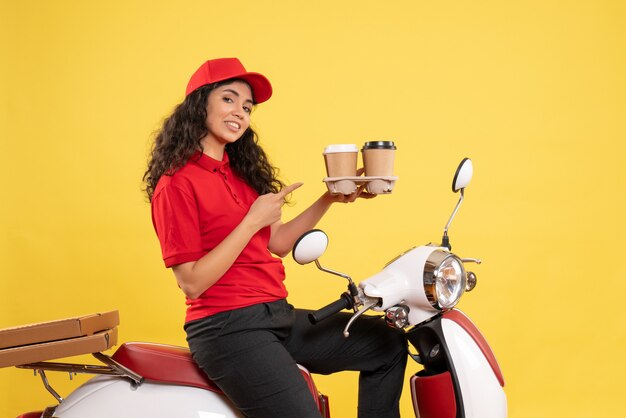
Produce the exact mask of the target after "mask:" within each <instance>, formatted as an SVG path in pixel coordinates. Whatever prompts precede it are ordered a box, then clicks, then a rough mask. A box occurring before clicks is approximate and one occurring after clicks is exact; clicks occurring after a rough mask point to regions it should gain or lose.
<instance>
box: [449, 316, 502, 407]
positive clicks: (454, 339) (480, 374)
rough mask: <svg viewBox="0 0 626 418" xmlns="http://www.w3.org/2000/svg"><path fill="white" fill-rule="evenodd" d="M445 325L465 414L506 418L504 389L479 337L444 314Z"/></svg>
mask: <svg viewBox="0 0 626 418" xmlns="http://www.w3.org/2000/svg"><path fill="white" fill-rule="evenodd" d="M441 326H442V329H443V333H444V335H445V339H446V345H447V347H448V350H449V352H450V356H451V361H452V363H453V364H454V369H455V372H456V376H457V378H458V382H459V386H460V391H461V394H462V397H463V406H464V412H465V415H464V416H465V417H466V418H506V416H507V400H506V395H505V393H504V389H503V387H502V386H501V384H500V381H499V379H498V376H496V373H494V369H493V367H492V365H491V364H490V363H489V361H488V360H487V358H486V357H485V354H484V353H483V351H481V349H480V347H479V346H478V344H477V343H476V341H475V340H474V339H473V338H472V336H470V334H469V333H468V332H467V331H466V330H465V329H463V327H462V326H461V325H459V324H458V323H457V322H455V321H453V320H450V319H445V318H444V319H442V321H441Z"/></svg>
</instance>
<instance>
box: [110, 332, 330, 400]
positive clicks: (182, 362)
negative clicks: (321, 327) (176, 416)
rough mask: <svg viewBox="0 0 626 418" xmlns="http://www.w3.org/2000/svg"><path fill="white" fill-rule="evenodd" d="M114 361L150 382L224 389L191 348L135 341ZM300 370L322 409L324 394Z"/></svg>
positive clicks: (126, 346)
mask: <svg viewBox="0 0 626 418" xmlns="http://www.w3.org/2000/svg"><path fill="white" fill-rule="evenodd" d="M111 358H112V359H113V360H115V361H116V362H118V363H119V364H121V365H122V366H124V367H126V368H128V369H130V370H132V371H133V372H135V373H137V374H138V375H140V376H142V377H143V378H144V379H146V380H152V381H156V382H162V383H170V384H175V385H183V386H193V387H197V388H201V389H206V390H210V391H212V392H217V393H222V391H221V390H220V388H218V387H217V385H215V383H213V382H212V381H211V380H210V379H209V378H208V377H207V376H206V374H204V372H203V371H202V370H201V369H200V368H199V367H198V366H197V364H196V363H195V362H194V360H193V358H192V357H191V353H190V352H189V349H188V348H184V347H177V346H173V345H165V344H154V343H142V342H131V343H124V344H122V345H121V346H120V348H118V349H117V351H116V352H115V354H113V356H111ZM298 367H300V371H301V372H302V376H304V380H305V381H306V383H307V386H308V387H309V390H310V391H311V394H312V395H313V398H314V399H315V401H316V402H317V403H318V407H321V405H320V402H321V401H320V399H319V396H320V395H319V393H318V391H317V388H316V387H315V383H314V382H313V379H312V377H311V374H310V373H309V371H308V370H307V369H305V368H304V367H302V366H300V365H298Z"/></svg>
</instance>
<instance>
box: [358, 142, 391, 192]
mask: <svg viewBox="0 0 626 418" xmlns="http://www.w3.org/2000/svg"><path fill="white" fill-rule="evenodd" d="M361 153H362V154H363V166H364V167H365V176H366V177H391V176H393V163H394V158H395V153H396V145H395V144H394V142H393V141H369V142H366V143H365V144H364V145H363V149H362V150H361ZM392 187H393V183H392V182H391V181H390V180H385V179H373V180H371V181H370V182H368V183H367V191H368V192H370V193H373V194H382V193H390V192H391V188H392Z"/></svg>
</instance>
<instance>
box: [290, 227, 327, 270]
mask: <svg viewBox="0 0 626 418" xmlns="http://www.w3.org/2000/svg"><path fill="white" fill-rule="evenodd" d="M327 246H328V235H326V233H325V232H324V231H322V230H320V229H312V230H310V231H307V232H305V233H304V234H302V236H301V237H300V238H298V240H297V241H296V243H295V244H294V246H293V250H292V251H291V254H292V255H293V259H294V260H296V263H298V264H309V263H310V262H311V261H315V260H317V259H318V258H320V257H321V256H322V254H324V252H325V251H326V247H327Z"/></svg>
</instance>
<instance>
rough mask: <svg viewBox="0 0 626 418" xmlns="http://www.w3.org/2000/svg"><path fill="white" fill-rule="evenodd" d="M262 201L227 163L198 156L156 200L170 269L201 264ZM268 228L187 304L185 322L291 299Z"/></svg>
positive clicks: (165, 180)
mask: <svg viewBox="0 0 626 418" xmlns="http://www.w3.org/2000/svg"><path fill="white" fill-rule="evenodd" d="M257 197H258V194H257V193H256V191H254V189H252V188H251V187H250V186H248V184H247V183H245V182H244V181H243V180H242V179H241V178H239V177H238V176H236V175H235V174H234V173H233V171H232V170H231V168H230V164H229V163H228V156H227V154H226V153H224V158H223V161H217V160H214V159H213V158H211V157H209V156H207V155H205V154H203V153H200V152H198V153H197V154H195V155H194V156H193V157H191V159H190V160H189V161H188V162H187V164H186V165H185V166H183V167H182V168H181V169H180V170H178V171H177V172H176V173H174V175H172V176H167V175H163V176H161V178H160V179H159V182H158V184H157V186H156V188H155V190H154V194H153V196H152V223H153V225H154V228H155V230H156V233H157V236H158V237H159V241H160V242H161V250H162V253H163V260H164V261H165V265H166V266H167V267H172V266H174V265H177V264H182V263H186V262H190V261H197V260H199V259H200V258H201V257H202V256H203V255H205V254H206V253H208V252H209V251H211V250H212V249H213V248H215V247H216V246H217V245H218V244H219V243H220V242H222V241H223V240H224V238H226V237H227V236H228V235H229V234H230V233H231V232H232V230H233V229H235V227H236V226H237V225H238V224H239V223H240V222H241V220H242V219H243V218H244V216H245V215H246V214H247V213H248V210H249V209H250V206H251V205H252V203H253V202H254V201H255V199H256V198H257ZM269 239H270V227H269V226H268V227H265V228H263V229H261V230H260V231H258V232H257V233H256V234H255V235H254V236H253V237H252V239H251V240H250V242H248V245H246V247H245V248H244V250H243V251H242V252H241V254H239V256H238V257H237V259H236V260H235V262H234V264H233V265H232V267H231V268H230V269H229V270H228V271H227V272H226V273H225V274H224V275H223V276H222V277H221V278H220V279H219V280H218V281H217V282H216V283H215V284H213V286H211V287H209V288H208V289H207V290H205V291H204V293H203V294H202V295H200V297H198V298H197V299H189V298H187V305H188V307H187V317H186V322H189V321H193V320H194V319H200V318H204V317H206V316H209V315H213V314H216V313H218V312H222V311H227V310H231V309H236V308H241V307H244V306H250V305H254V304H256V303H262V302H273V301H275V300H278V299H282V298H285V297H286V296H287V289H286V288H285V286H284V283H283V281H284V279H285V270H284V267H283V264H282V260H281V259H280V258H277V257H274V256H273V255H272V254H271V253H270V251H269V250H268V248H267V245H268V242H269Z"/></svg>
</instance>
